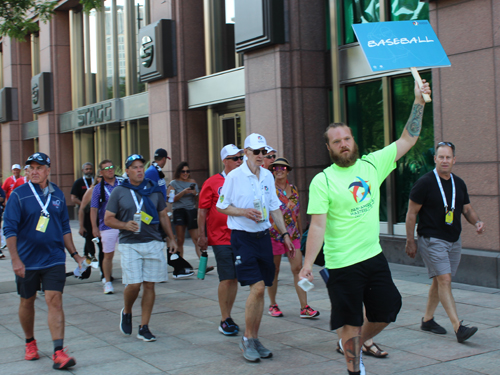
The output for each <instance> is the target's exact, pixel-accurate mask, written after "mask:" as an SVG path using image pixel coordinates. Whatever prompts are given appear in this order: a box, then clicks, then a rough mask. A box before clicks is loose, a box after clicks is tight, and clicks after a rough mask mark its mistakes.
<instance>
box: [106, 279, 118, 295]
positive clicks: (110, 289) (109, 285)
mask: <svg viewBox="0 0 500 375" xmlns="http://www.w3.org/2000/svg"><path fill="white" fill-rule="evenodd" d="M114 292H115V290H114V289H113V284H112V283H111V281H108V282H107V283H106V284H104V294H113V293H114Z"/></svg>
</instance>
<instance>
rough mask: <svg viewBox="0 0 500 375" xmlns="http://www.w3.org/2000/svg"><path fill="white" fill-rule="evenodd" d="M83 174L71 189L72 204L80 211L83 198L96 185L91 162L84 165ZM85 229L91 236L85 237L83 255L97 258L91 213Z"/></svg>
mask: <svg viewBox="0 0 500 375" xmlns="http://www.w3.org/2000/svg"><path fill="white" fill-rule="evenodd" d="M82 174H83V176H82V177H80V178H79V179H77V180H76V181H75V182H74V183H73V187H72V188H71V202H73V203H74V204H75V205H77V206H79V207H80V208H79V209H81V210H83V209H84V207H81V205H82V198H83V196H84V195H85V193H86V192H87V190H88V189H89V188H90V187H91V186H92V184H93V183H94V165H93V164H92V163H89V162H87V163H85V164H83V165H82ZM84 228H85V231H86V233H87V234H90V235H86V236H85V248H84V249H83V253H84V254H85V256H87V255H89V254H90V255H92V256H95V247H94V243H93V242H92V223H91V221H90V212H86V213H85V218H84Z"/></svg>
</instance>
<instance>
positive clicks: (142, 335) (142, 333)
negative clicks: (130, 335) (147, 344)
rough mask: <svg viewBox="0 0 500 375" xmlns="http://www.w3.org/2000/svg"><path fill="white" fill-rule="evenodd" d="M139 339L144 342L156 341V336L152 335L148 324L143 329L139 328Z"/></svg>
mask: <svg viewBox="0 0 500 375" xmlns="http://www.w3.org/2000/svg"><path fill="white" fill-rule="evenodd" d="M137 338H138V339H141V340H144V341H156V336H155V335H153V334H152V333H151V331H150V330H149V327H148V325H147V324H144V325H143V326H142V327H141V326H139V333H138V334H137Z"/></svg>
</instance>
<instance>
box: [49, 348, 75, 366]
mask: <svg viewBox="0 0 500 375" xmlns="http://www.w3.org/2000/svg"><path fill="white" fill-rule="evenodd" d="M52 360H53V361H54V365H53V366H52V367H53V368H55V369H56V370H63V369H65V368H68V367H71V366H74V365H76V360H75V359H74V358H73V357H70V356H68V355H67V354H66V351H65V350H64V349H61V350H58V351H56V352H55V353H54V354H53V355H52Z"/></svg>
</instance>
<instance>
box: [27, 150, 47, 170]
mask: <svg viewBox="0 0 500 375" xmlns="http://www.w3.org/2000/svg"><path fill="white" fill-rule="evenodd" d="M32 162H35V163H38V164H41V165H46V166H48V167H50V158H49V156H48V155H47V154H44V153H43V152H35V153H34V154H33V155H31V156H30V157H29V158H28V160H26V165H31V163H32Z"/></svg>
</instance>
